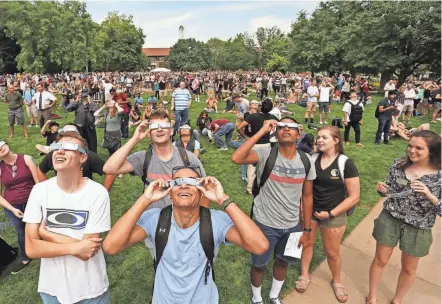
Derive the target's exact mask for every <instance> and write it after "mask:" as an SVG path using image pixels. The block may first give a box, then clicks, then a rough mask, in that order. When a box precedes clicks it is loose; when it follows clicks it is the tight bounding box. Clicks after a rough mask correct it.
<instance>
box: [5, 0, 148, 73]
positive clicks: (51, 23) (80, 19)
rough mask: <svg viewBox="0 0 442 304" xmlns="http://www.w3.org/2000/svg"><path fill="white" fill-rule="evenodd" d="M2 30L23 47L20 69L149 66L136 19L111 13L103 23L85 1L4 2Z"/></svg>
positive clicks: (67, 69) (131, 67) (124, 68)
mask: <svg viewBox="0 0 442 304" xmlns="http://www.w3.org/2000/svg"><path fill="white" fill-rule="evenodd" d="M17 16H19V17H17ZM0 29H2V34H3V35H6V36H7V37H8V38H9V39H12V40H13V41H15V43H16V44H17V45H18V46H19V47H20V53H19V54H18V56H17V58H16V62H17V67H18V69H20V70H24V71H27V72H40V73H41V72H58V71H61V70H64V71H80V70H84V69H85V68H86V66H92V68H94V69H99V70H110V71H112V70H139V69H142V68H145V65H146V60H147V59H146V58H145V56H143V55H142V52H141V49H142V46H143V44H144V34H143V31H142V30H141V29H140V28H137V27H136V26H135V25H134V23H133V20H132V17H131V16H125V15H121V16H120V15H118V13H116V12H111V13H109V15H108V17H107V18H106V19H105V21H103V23H102V24H101V25H100V24H97V23H96V22H94V21H93V20H92V18H91V16H90V15H89V13H88V12H87V10H86V3H84V2H78V1H62V2H59V1H56V2H53V1H51V2H49V1H33V2H31V1H15V2H0ZM0 38H1V35H0ZM3 40H4V39H3ZM3 40H2V41H3ZM0 58H2V57H0ZM0 68H1V66H0Z"/></svg>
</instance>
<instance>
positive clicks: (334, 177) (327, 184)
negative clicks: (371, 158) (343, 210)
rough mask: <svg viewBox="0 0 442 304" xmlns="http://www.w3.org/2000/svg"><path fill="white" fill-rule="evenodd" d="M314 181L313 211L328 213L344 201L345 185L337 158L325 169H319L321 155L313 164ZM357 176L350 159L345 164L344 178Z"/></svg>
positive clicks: (356, 170)
mask: <svg viewBox="0 0 442 304" xmlns="http://www.w3.org/2000/svg"><path fill="white" fill-rule="evenodd" d="M315 167H316V179H315V180H314V181H313V210H314V211H330V210H333V208H335V207H336V206H337V205H339V204H340V203H342V201H343V200H344V199H345V185H344V182H343V181H342V179H341V174H340V172H339V167H338V158H337V157H336V159H335V161H334V162H333V163H332V164H331V165H330V166H329V167H328V168H326V169H324V170H323V169H322V168H321V154H319V156H318V159H317V160H316V162H315ZM357 176H359V172H358V169H357V168H356V166H355V164H354V163H353V161H352V160H351V159H348V160H347V162H346V163H345V168H344V177H345V178H351V177H357Z"/></svg>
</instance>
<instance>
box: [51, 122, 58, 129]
mask: <svg viewBox="0 0 442 304" xmlns="http://www.w3.org/2000/svg"><path fill="white" fill-rule="evenodd" d="M53 126H57V127H59V126H60V124H59V123H58V122H56V121H51V122H50V123H49V128H51V127H53Z"/></svg>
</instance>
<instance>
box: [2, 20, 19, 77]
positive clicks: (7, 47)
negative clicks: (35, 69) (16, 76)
mask: <svg viewBox="0 0 442 304" xmlns="http://www.w3.org/2000/svg"><path fill="white" fill-rule="evenodd" d="M19 53H20V46H18V45H17V42H16V41H15V40H13V39H11V38H9V37H8V36H7V35H6V33H5V31H4V29H2V28H0V73H15V72H17V62H16V61H15V58H16V57H17V55H18V54H19Z"/></svg>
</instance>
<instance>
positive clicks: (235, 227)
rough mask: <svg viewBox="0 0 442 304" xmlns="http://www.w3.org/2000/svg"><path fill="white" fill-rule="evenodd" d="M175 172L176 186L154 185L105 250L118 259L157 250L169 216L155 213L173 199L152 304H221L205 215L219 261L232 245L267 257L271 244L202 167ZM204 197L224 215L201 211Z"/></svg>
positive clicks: (117, 228) (121, 221)
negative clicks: (148, 246) (138, 250)
mask: <svg viewBox="0 0 442 304" xmlns="http://www.w3.org/2000/svg"><path fill="white" fill-rule="evenodd" d="M172 171H173V175H172V180H171V181H169V182H167V181H165V180H163V179H157V180H155V181H153V182H151V183H150V184H149V186H148V187H147V188H146V189H145V191H144V193H143V194H142V195H141V196H140V197H139V198H138V200H137V201H136V202H135V204H133V206H132V207H131V208H130V209H129V211H127V212H126V213H125V214H124V215H123V216H122V217H121V218H120V219H119V220H118V221H117V222H116V224H115V225H114V226H113V227H112V229H111V231H110V232H109V234H108V235H107V237H106V239H105V240H104V242H103V249H104V251H105V252H106V253H108V254H112V255H114V254H117V253H119V252H122V251H124V250H126V249H127V248H129V247H132V246H134V245H136V244H138V243H140V242H143V241H145V240H148V241H149V242H151V243H154V244H157V243H158V242H157V241H158V240H156V238H157V236H158V238H160V239H161V237H162V236H161V235H160V234H159V233H164V232H161V230H162V229H158V227H160V226H158V225H159V224H158V223H159V221H160V219H161V216H163V210H161V209H158V208H153V209H150V208H149V207H150V206H151V205H152V204H153V203H155V202H158V201H159V200H162V199H163V198H164V197H169V199H170V200H171V201H172V206H173V208H170V207H169V209H170V212H171V215H170V220H169V221H170V226H169V227H170V228H168V229H169V230H168V236H167V246H165V247H163V250H164V251H162V252H159V251H161V248H155V249H156V255H155V256H156V257H157V258H158V260H157V261H156V272H155V279H154V290H153V299H152V303H153V304H157V303H171V304H175V303H176V304H178V303H187V304H190V303H210V304H217V303H219V302H220V300H219V295H218V290H217V287H216V285H215V282H214V280H213V266H212V269H210V267H209V268H208V267H207V265H208V262H209V260H208V258H207V256H206V252H205V251H204V250H203V246H202V245H201V244H203V243H202V242H203V240H202V237H201V230H200V231H199V233H198V230H199V229H200V225H203V218H202V216H201V215H202V214H203V213H206V212H207V211H208V212H209V214H210V222H211V226H212V234H213V253H214V255H215V257H216V253H217V252H218V248H219V246H220V245H221V243H224V244H227V242H229V243H231V244H234V245H236V246H239V247H242V248H244V249H245V250H247V251H248V252H251V253H253V254H262V253H263V252H265V251H266V250H267V248H268V246H269V243H268V241H267V239H266V238H265V236H264V234H263V233H262V232H261V230H260V229H259V228H258V226H257V225H256V224H255V223H254V222H253V221H252V220H251V219H250V218H249V217H248V216H247V215H246V214H245V213H244V212H243V211H241V209H240V208H239V207H238V206H237V205H236V203H235V202H234V200H233V199H231V198H230V197H229V196H227V195H226V193H225V192H224V189H223V187H222V185H221V183H220V182H219V181H218V180H217V179H216V178H214V177H210V176H209V177H202V176H201V172H200V169H199V167H198V166H188V167H186V166H181V167H178V168H174V169H173V170H172ZM203 197H206V198H207V199H209V200H210V201H212V202H214V203H215V204H217V205H219V206H220V207H221V209H222V211H220V210H212V209H206V208H204V207H201V200H202V199H203ZM146 209H148V210H147V211H146ZM206 222H207V220H206ZM160 224H161V223H160ZM158 230H160V231H159V232H158ZM177 256H179V259H177V258H176V257H177ZM212 261H213V260H212ZM210 272H212V273H210Z"/></svg>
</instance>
